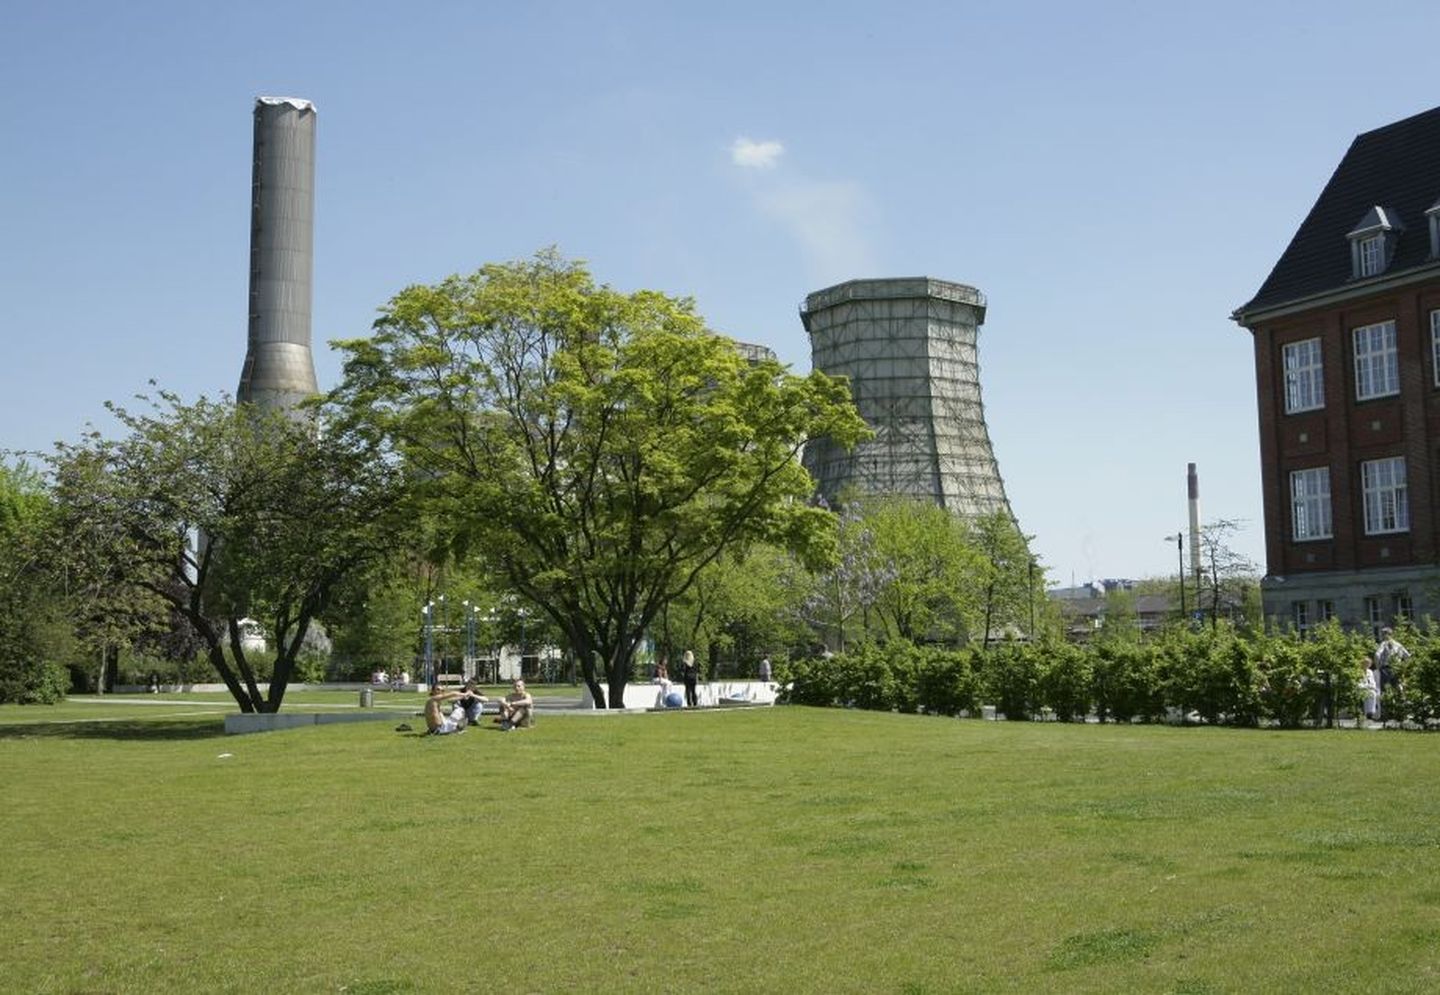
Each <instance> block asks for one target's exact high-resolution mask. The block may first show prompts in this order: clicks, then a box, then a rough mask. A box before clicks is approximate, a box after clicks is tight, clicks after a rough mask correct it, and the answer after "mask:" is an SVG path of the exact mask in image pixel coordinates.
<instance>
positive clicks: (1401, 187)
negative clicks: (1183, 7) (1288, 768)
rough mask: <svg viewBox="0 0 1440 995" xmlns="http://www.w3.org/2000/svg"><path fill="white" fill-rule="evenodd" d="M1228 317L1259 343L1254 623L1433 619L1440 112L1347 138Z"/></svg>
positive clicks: (1439, 568)
mask: <svg viewBox="0 0 1440 995" xmlns="http://www.w3.org/2000/svg"><path fill="white" fill-rule="evenodd" d="M1232 317H1233V318H1234V320H1235V321H1237V322H1239V323H1240V324H1241V325H1243V326H1244V327H1245V328H1247V329H1249V330H1250V333H1251V335H1252V337H1253V339H1254V344H1255V382H1256V389H1257V391H1258V395H1259V412H1260V459H1261V469H1262V481H1263V487H1264V503H1265V559H1266V576H1265V578H1264V580H1263V581H1262V583H1261V590H1262V594H1263V597H1264V602H1265V613H1266V615H1267V616H1270V617H1271V618H1273V619H1274V620H1275V621H1277V622H1285V621H1289V622H1292V623H1294V624H1295V625H1297V626H1298V627H1300V628H1308V627H1309V626H1310V625H1312V624H1314V623H1316V622H1319V621H1322V620H1324V619H1326V618H1329V617H1331V616H1336V617H1338V618H1339V619H1340V620H1341V621H1342V622H1343V623H1344V624H1346V625H1347V626H1358V625H1368V626H1371V627H1379V626H1380V625H1382V624H1389V622H1390V621H1392V620H1393V619H1394V618H1395V617H1397V616H1402V617H1417V618H1418V617H1420V616H1422V615H1427V614H1428V615H1434V616H1437V617H1440V535H1437V528H1440V521H1437V514H1436V510H1437V500H1440V108H1436V109H1434V110H1430V111H1427V112H1425V113H1423V114H1418V115H1416V116H1415V117H1411V118H1406V119H1405V120H1403V121H1398V122H1396V123H1395V124H1390V125H1386V126H1385V127H1383V128H1378V129H1376V130H1375V131H1370V132H1366V133H1365V134H1363V135H1360V136H1359V137H1358V138H1356V139H1355V141H1354V142H1353V143H1352V144H1351V146H1350V149H1349V151H1347V152H1346V154H1345V157H1344V159H1342V160H1341V162H1340V165H1339V167H1338V168H1337V169H1336V170H1335V173H1334V175H1333V176H1331V178H1330V182H1329V183H1327V184H1326V186H1325V189H1324V190H1323V191H1322V192H1321V194H1320V197H1319V199H1318V200H1317V201H1316V202H1315V206H1314V207H1313V208H1311V210H1310V213H1309V215H1308V216H1307V217H1306V218H1305V221H1304V222H1303V223H1302V224H1301V225H1300V228H1299V230H1298V231H1297V232H1296V233H1295V237H1294V238H1293V239H1292V240H1291V242H1290V245H1289V247H1288V248H1287V249H1286V250H1285V252H1284V254H1283V255H1281V257H1280V260H1279V262H1277V263H1276V264H1275V268H1274V270H1272V271H1271V273H1270V276H1269V278H1268V279H1266V281H1265V282H1264V283H1263V284H1262V285H1261V287H1260V289H1259V291H1258V292H1257V293H1256V294H1255V297H1254V298H1253V299H1252V300H1250V302H1249V303H1247V304H1245V305H1243V306H1242V307H1240V308H1238V309H1237V310H1236V311H1235V313H1234V315H1232Z"/></svg>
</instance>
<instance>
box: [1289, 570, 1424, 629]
mask: <svg viewBox="0 0 1440 995" xmlns="http://www.w3.org/2000/svg"><path fill="white" fill-rule="evenodd" d="M1260 596H1261V600H1262V601H1263V603H1264V606H1265V618H1266V619H1267V620H1268V621H1269V622H1270V623H1271V624H1272V625H1276V626H1280V627H1285V626H1287V625H1288V626H1294V627H1296V628H1309V627H1310V626H1313V625H1318V624H1319V623H1320V622H1323V621H1324V620H1325V619H1326V618H1328V617H1334V618H1337V619H1339V620H1340V624H1341V625H1343V626H1344V627H1345V628H1347V629H1360V628H1367V627H1368V628H1379V627H1380V626H1382V625H1391V624H1393V623H1394V622H1395V620H1396V618H1397V617H1409V618H1411V619H1414V620H1416V621H1419V620H1420V619H1422V618H1424V617H1426V616H1427V615H1428V616H1431V617H1433V618H1440V566H1420V567H1383V568H1371V569H1366V570H1327V571H1324V572H1323V573H1304V574H1291V575H1289V576H1285V577H1276V576H1267V577H1265V578H1264V579H1262V580H1261V581H1260ZM1302 606H1303V607H1302Z"/></svg>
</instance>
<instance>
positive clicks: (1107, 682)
mask: <svg viewBox="0 0 1440 995" xmlns="http://www.w3.org/2000/svg"><path fill="white" fill-rule="evenodd" d="M1089 652H1090V654H1091V656H1092V657H1093V663H1092V673H1093V674H1094V678H1095V708H1096V710H1097V712H1098V713H1099V715H1100V718H1101V719H1102V721H1103V720H1106V719H1112V718H1113V719H1114V720H1115V721H1117V722H1129V721H1131V720H1132V719H1138V720H1140V721H1142V722H1152V721H1155V720H1157V719H1159V718H1161V717H1163V716H1164V714H1165V682H1164V674H1163V671H1162V669H1161V666H1160V658H1159V654H1158V652H1157V648H1156V645H1155V644H1154V643H1151V642H1145V643H1141V642H1139V641H1130V640H1125V639H1105V640H1099V641H1096V642H1095V643H1093V644H1091V646H1090V647H1089Z"/></svg>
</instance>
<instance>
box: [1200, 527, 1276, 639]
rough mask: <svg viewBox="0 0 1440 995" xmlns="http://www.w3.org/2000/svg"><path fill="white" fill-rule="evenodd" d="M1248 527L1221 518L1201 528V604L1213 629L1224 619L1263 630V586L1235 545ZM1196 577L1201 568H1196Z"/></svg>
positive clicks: (1251, 561) (1253, 569) (1253, 564)
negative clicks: (1261, 602)
mask: <svg viewBox="0 0 1440 995" xmlns="http://www.w3.org/2000/svg"><path fill="white" fill-rule="evenodd" d="M1243 527H1244V522H1242V521H1239V520H1237V519H1228V518H1220V519H1216V520H1215V521H1213V522H1208V523H1206V524H1205V525H1202V526H1201V527H1200V563H1199V565H1198V572H1199V574H1200V591H1199V594H1198V598H1197V602H1196V603H1197V604H1198V605H1199V606H1200V611H1201V612H1203V613H1204V614H1206V615H1208V616H1209V619H1210V625H1211V627H1212V628H1213V627H1214V626H1215V625H1216V624H1218V622H1219V621H1220V620H1221V619H1222V618H1224V619H1229V620H1230V621H1231V622H1234V623H1236V624H1241V625H1244V626H1246V627H1247V628H1250V629H1255V628H1258V627H1259V624H1260V622H1261V609H1260V607H1259V606H1260V601H1259V590H1260V586H1259V584H1258V583H1257V581H1256V572H1257V571H1256V566H1255V563H1254V561H1253V560H1251V559H1250V558H1249V557H1247V556H1245V555H1244V554H1243V553H1241V552H1239V551H1238V550H1236V549H1235V548H1234V546H1232V545H1231V543H1232V542H1233V541H1234V537H1235V534H1236V533H1237V532H1239V531H1240V530H1241V529H1242V528H1243ZM1191 569H1192V573H1193V572H1195V571H1196V570H1197V567H1194V566H1192V568H1191Z"/></svg>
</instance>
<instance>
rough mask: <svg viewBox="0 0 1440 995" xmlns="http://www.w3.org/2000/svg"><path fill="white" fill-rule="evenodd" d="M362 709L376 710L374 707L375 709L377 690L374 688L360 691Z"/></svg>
mask: <svg viewBox="0 0 1440 995" xmlns="http://www.w3.org/2000/svg"><path fill="white" fill-rule="evenodd" d="M360 707H361V708H374V707H375V689H374V688H361V689H360Z"/></svg>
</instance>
